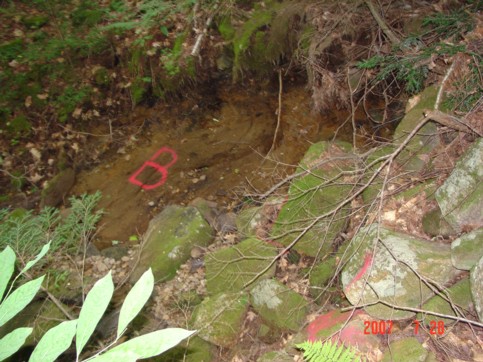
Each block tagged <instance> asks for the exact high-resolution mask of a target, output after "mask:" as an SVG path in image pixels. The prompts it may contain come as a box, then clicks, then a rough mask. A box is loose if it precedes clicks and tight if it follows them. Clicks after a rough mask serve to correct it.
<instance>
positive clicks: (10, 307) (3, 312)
mask: <svg viewBox="0 0 483 362" xmlns="http://www.w3.org/2000/svg"><path fill="white" fill-rule="evenodd" d="M44 278H45V275H42V276H41V277H39V278H37V279H34V280H31V281H29V282H27V283H25V284H24V285H22V286H21V287H19V288H17V289H16V290H15V291H14V292H13V293H12V294H10V295H9V296H8V297H7V299H5V300H4V301H3V303H2V304H0V327H1V326H3V325H4V324H5V323H7V322H8V321H9V320H10V319H12V318H13V317H15V315H17V313H18V312H20V311H21V310H23V309H24V308H25V307H26V306H27V304H29V303H30V302H31V301H32V299H34V297H35V294H37V292H38V291H39V289H40V286H41V285H42V282H43V280H44Z"/></svg>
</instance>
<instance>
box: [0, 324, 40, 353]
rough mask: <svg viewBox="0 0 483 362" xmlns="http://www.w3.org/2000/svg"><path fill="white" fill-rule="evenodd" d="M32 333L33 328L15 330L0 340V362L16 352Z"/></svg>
mask: <svg viewBox="0 0 483 362" xmlns="http://www.w3.org/2000/svg"><path fill="white" fill-rule="evenodd" d="M32 331H33V328H25V327H23V328H17V329H15V330H13V331H12V332H10V333H9V334H7V335H6V336H5V337H3V338H2V339H0V361H3V360H4V359H6V358H8V357H10V356H11V355H12V354H14V353H15V352H17V351H18V350H19V349H20V347H22V345H23V344H24V343H25V340H26V339H27V337H28V336H29V335H30V333H32Z"/></svg>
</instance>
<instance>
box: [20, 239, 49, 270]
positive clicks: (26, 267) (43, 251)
mask: <svg viewBox="0 0 483 362" xmlns="http://www.w3.org/2000/svg"><path fill="white" fill-rule="evenodd" d="M50 243H51V241H49V242H48V243H47V244H45V245H44V246H43V247H42V250H40V253H38V255H37V256H36V257H35V259H34V260H30V261H29V262H28V263H27V264H25V267H24V268H23V269H22V271H21V272H20V274H19V275H22V274H23V273H25V272H26V271H28V270H29V269H30V268H31V267H33V266H34V265H35V264H37V262H38V261H39V260H40V259H42V258H43V257H44V255H45V254H47V252H48V251H49V249H50Z"/></svg>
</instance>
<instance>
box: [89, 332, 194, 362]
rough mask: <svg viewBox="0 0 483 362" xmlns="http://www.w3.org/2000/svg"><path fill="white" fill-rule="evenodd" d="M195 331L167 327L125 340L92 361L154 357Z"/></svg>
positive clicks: (125, 361)
mask: <svg viewBox="0 0 483 362" xmlns="http://www.w3.org/2000/svg"><path fill="white" fill-rule="evenodd" d="M195 332H196V331H187V330H186V329H182V328H167V329H163V330H160V331H155V332H151V333H148V334H145V335H143V336H139V337H136V338H133V339H131V340H129V341H127V342H124V343H122V344H120V345H119V346H116V347H114V348H113V349H111V350H110V351H107V352H106V353H104V354H102V355H100V356H97V357H95V358H94V359H92V360H90V361H92V362H112V361H116V362H136V361H137V360H138V359H142V358H149V357H154V356H157V355H158V354H161V353H163V352H165V351H167V350H168V349H170V348H172V347H174V346H176V345H177V344H178V343H179V342H181V341H182V340H183V339H185V338H188V337H189V336H191V335H192V334H193V333H195Z"/></svg>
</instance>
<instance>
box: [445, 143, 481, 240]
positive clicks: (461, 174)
mask: <svg viewBox="0 0 483 362" xmlns="http://www.w3.org/2000/svg"><path fill="white" fill-rule="evenodd" d="M482 179H483V138H479V139H478V140H477V141H475V142H474V143H473V145H471V147H470V148H469V149H468V151H467V152H466V153H465V154H464V155H463V157H462V158H461V159H460V160H459V161H458V162H457V163H456V166H455V168H454V169H453V171H452V172H451V175H449V177H448V178H447V179H446V181H445V182H444V184H443V185H442V186H441V187H440V188H439V189H438V190H437V191H436V201H437V202H438V204H439V207H440V208H441V211H442V213H443V216H444V218H445V219H446V220H447V221H448V222H449V223H450V224H451V226H452V227H453V228H454V229H455V230H456V231H458V232H460V231H461V230H462V229H463V228H464V227H465V226H470V227H471V228H472V229H474V228H477V227H482V226H483V213H482V212H481V210H483V182H481V180H482Z"/></svg>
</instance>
